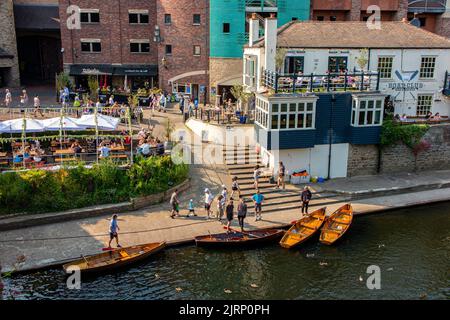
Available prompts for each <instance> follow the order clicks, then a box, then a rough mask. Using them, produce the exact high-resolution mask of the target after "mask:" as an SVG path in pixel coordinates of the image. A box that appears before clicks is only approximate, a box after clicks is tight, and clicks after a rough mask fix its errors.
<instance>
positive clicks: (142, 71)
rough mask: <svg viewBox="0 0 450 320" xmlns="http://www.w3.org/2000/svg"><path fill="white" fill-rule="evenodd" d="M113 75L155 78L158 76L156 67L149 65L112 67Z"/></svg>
mask: <svg viewBox="0 0 450 320" xmlns="http://www.w3.org/2000/svg"><path fill="white" fill-rule="evenodd" d="M113 74H114V75H117V76H125V75H126V76H156V75H158V66H157V65H154V64H150V65H132V64H129V65H126V64H124V65H121V66H114V73H113Z"/></svg>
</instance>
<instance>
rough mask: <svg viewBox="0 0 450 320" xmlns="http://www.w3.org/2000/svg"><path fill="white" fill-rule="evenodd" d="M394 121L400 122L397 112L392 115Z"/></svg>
mask: <svg viewBox="0 0 450 320" xmlns="http://www.w3.org/2000/svg"><path fill="white" fill-rule="evenodd" d="M394 121H396V122H400V115H399V114H398V113H397V114H396V115H395V116H394Z"/></svg>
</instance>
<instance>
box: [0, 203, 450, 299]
mask: <svg viewBox="0 0 450 320" xmlns="http://www.w3.org/2000/svg"><path fill="white" fill-rule="evenodd" d="M449 258H450V204H449V203H446V204H439V205H432V206H428V207H420V208H414V209H408V210H399V211H395V212H387V213H383V214H379V215H370V216H362V217H357V218H355V220H354V223H353V225H352V227H351V229H350V231H349V232H348V234H346V237H345V239H343V240H342V241H341V242H340V243H339V244H338V245H336V246H332V247H328V246H324V245H321V244H319V243H318V241H317V240H314V241H311V242H309V243H307V244H305V245H303V246H301V247H300V248H298V249H293V250H285V249H282V248H281V247H279V246H278V245H272V246H268V247H264V248H258V249H253V250H222V251H215V250H206V249H200V248H196V247H193V246H187V247H181V248H174V249H168V250H166V251H164V252H161V253H160V254H158V255H156V256H154V257H153V258H151V259H150V260H149V261H147V262H144V263H142V264H140V265H138V266H135V267H132V268H129V269H126V270H123V271H121V272H118V273H115V274H108V275H103V276H99V277H96V278H92V279H84V280H82V287H81V290H69V289H67V287H66V282H65V276H64V274H63V272H62V270H59V269H58V270H49V271H45V272H39V273H34V274H29V275H21V276H17V277H14V278H12V279H6V281H5V290H4V293H3V295H4V298H11V297H12V296H13V297H14V298H15V299H449V298H450V259H449ZM372 265H375V266H378V267H379V268H380V279H381V281H380V284H381V289H379V290H377V289H374V290H369V289H368V288H367V284H366V282H367V279H368V277H369V276H370V274H368V273H367V268H368V267H369V266H372Z"/></svg>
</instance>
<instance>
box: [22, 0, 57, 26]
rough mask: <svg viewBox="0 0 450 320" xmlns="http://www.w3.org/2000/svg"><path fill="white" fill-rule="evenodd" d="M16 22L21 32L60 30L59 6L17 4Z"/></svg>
mask: <svg viewBox="0 0 450 320" xmlns="http://www.w3.org/2000/svg"><path fill="white" fill-rule="evenodd" d="M14 20H15V23H16V29H19V30H54V31H59V30H60V23H59V9H58V5H57V4H55V5H53V4H37V5H36V4H31V5H28V4H26V5H23V4H15V5H14Z"/></svg>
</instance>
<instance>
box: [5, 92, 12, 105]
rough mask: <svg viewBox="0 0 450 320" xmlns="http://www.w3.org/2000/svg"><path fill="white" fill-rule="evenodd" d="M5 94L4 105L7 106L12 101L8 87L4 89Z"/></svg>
mask: <svg viewBox="0 0 450 320" xmlns="http://www.w3.org/2000/svg"><path fill="white" fill-rule="evenodd" d="M5 92H6V94H5V106H6V107H7V108H9V107H10V105H11V103H12V95H11V92H10V91H9V89H6V91H5Z"/></svg>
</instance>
